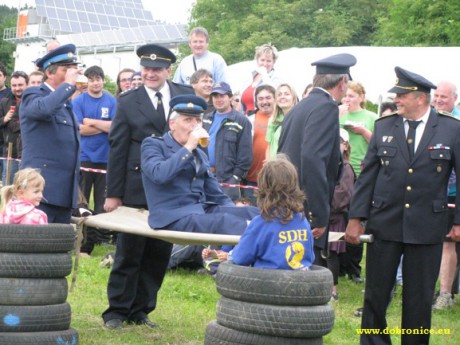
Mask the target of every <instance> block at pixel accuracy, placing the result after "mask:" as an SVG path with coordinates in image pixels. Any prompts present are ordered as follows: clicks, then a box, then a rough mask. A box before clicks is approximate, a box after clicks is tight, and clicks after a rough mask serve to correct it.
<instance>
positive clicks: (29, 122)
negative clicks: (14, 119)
mask: <svg viewBox="0 0 460 345" xmlns="http://www.w3.org/2000/svg"><path fill="white" fill-rule="evenodd" d="M74 91H75V86H73V85H71V84H67V83H64V84H62V85H60V86H59V87H58V88H57V89H56V90H55V91H54V92H51V90H50V89H49V88H48V87H47V86H46V84H42V85H40V86H37V87H30V88H27V89H26V90H25V91H24V94H23V96H22V101H21V106H20V109H19V118H20V126H21V139H22V146H23V147H22V149H23V151H22V161H21V169H22V168H38V169H40V173H41V174H42V175H43V177H44V178H45V181H46V184H45V190H44V192H43V197H44V200H46V201H42V202H45V203H48V204H50V205H55V206H60V207H65V208H75V207H77V198H78V177H79V174H80V132H79V126H78V122H77V120H76V118H75V115H74V113H73V111H72V106H71V104H70V102H69V101H68V99H69V98H70V96H72V94H73V93H74Z"/></svg>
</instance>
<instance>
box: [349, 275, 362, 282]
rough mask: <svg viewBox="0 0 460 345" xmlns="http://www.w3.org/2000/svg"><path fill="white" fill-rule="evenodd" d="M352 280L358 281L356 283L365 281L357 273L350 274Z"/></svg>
mask: <svg viewBox="0 0 460 345" xmlns="http://www.w3.org/2000/svg"><path fill="white" fill-rule="evenodd" d="M350 280H351V281H352V282H353V283H356V284H360V283H363V282H364V279H363V278H361V277H360V276H357V275H356V274H352V275H351V276H350Z"/></svg>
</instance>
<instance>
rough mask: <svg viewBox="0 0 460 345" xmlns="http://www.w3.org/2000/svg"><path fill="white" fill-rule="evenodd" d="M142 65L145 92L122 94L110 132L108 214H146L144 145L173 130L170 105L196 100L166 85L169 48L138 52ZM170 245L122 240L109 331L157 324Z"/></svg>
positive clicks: (152, 46) (110, 296)
mask: <svg viewBox="0 0 460 345" xmlns="http://www.w3.org/2000/svg"><path fill="white" fill-rule="evenodd" d="M137 55H138V56H139V58H140V64H141V65H142V80H143V82H144V85H143V86H140V87H137V88H133V89H131V90H129V91H126V92H125V93H123V94H121V95H120V96H119V99H118V106H117V114H116V116H115V119H114V120H113V122H112V126H111V128H110V132H109V143H110V154H109V162H108V172H107V198H106V201H105V205H104V209H105V210H106V211H107V212H111V211H113V210H115V209H116V208H117V207H119V206H121V205H125V206H130V207H136V208H145V209H147V201H146V199H145V194H144V188H143V185H142V176H141V150H140V148H141V143H142V140H143V139H144V138H146V137H148V136H150V135H152V134H154V135H157V136H161V135H163V134H164V133H165V132H167V131H168V130H169V126H168V117H169V100H170V99H171V98H172V97H174V96H176V95H180V94H193V89H192V87H191V86H186V85H181V84H176V83H173V82H171V81H169V80H168V78H169V76H170V74H171V64H172V63H174V62H175V61H176V57H175V55H174V54H173V53H172V52H171V51H170V50H169V49H167V48H165V47H162V46H159V45H155V44H147V45H144V46H141V47H139V48H138V49H137ZM171 247H172V245H171V244H170V243H167V242H164V241H161V240H157V239H153V238H147V237H142V236H135V235H130V234H125V233H122V234H119V235H118V239H117V250H116V254H115V261H114V264H113V268H112V272H111V273H110V278H109V285H108V288H107V294H108V299H109V308H108V309H107V310H106V311H105V312H104V313H103V314H102V317H103V319H104V323H105V325H106V327H107V328H109V329H117V328H122V326H123V322H125V321H126V322H128V323H133V324H141V325H147V326H149V327H154V326H155V324H154V323H153V322H152V321H151V320H150V319H149V318H148V317H147V315H148V314H149V313H150V312H151V311H153V310H154V309H155V306H156V298H157V292H158V290H159V289H160V286H161V283H162V281H163V277H164V270H166V265H167V262H168V260H169V255H170V252H171Z"/></svg>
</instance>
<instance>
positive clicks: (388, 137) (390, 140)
mask: <svg viewBox="0 0 460 345" xmlns="http://www.w3.org/2000/svg"><path fill="white" fill-rule="evenodd" d="M382 141H383V142H384V143H386V142H389V143H391V142H392V141H393V136H392V135H384V136H383V137H382Z"/></svg>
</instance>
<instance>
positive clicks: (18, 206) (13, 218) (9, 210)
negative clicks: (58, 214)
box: [0, 168, 48, 224]
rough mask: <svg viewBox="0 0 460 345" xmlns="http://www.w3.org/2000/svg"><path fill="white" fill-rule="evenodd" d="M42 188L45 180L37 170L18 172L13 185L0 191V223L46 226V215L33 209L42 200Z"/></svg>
mask: <svg viewBox="0 0 460 345" xmlns="http://www.w3.org/2000/svg"><path fill="white" fill-rule="evenodd" d="M44 187H45V179H44V178H43V177H42V175H40V173H39V172H38V170H35V169H31V168H27V169H22V170H19V171H18V172H17V173H16V174H15V175H14V180H13V184H12V185H9V186H5V187H3V188H2V190H1V198H2V203H1V206H0V210H1V214H0V223H2V224H48V217H47V216H46V214H45V213H44V212H43V211H40V210H38V209H36V208H35V207H37V206H38V205H39V204H40V201H41V200H42V198H43V188H44Z"/></svg>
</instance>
